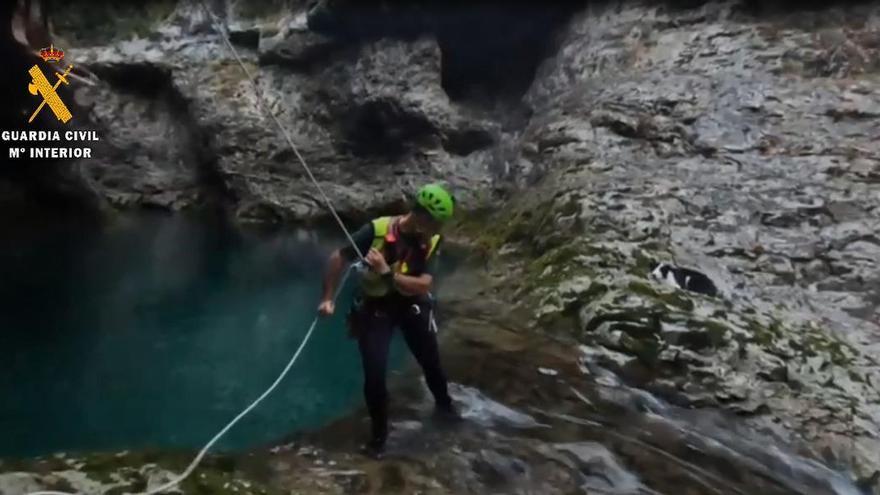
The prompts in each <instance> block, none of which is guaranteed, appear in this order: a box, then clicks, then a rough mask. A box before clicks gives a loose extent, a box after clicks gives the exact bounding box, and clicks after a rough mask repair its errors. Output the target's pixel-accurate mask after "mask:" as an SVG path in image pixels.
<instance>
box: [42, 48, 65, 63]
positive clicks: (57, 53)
mask: <svg viewBox="0 0 880 495" xmlns="http://www.w3.org/2000/svg"><path fill="white" fill-rule="evenodd" d="M40 58H42V59H43V60H45V61H46V62H49V61H53V62H59V61H61V59H62V58H64V50H61V49H60V48H55V45H49V48H43V49H42V50H40Z"/></svg>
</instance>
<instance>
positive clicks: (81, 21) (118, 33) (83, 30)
mask: <svg viewBox="0 0 880 495" xmlns="http://www.w3.org/2000/svg"><path fill="white" fill-rule="evenodd" d="M176 3H177V2H176V1H175V0H157V1H154V2H146V3H144V4H140V3H131V4H130V3H124V2H115V1H111V0H94V1H92V2H85V3H82V4H78V5H77V6H76V9H67V10H68V11H69V12H65V15H56V16H54V17H53V23H54V25H55V29H56V31H57V32H58V33H59V34H61V36H63V37H64V38H66V39H68V40H71V41H73V42H75V43H77V44H80V45H90V44H101V43H107V42H113V41H119V40H124V39H131V38H136V37H144V36H146V35H148V34H149V33H150V32H152V31H153V30H154V29H155V27H156V25H157V24H158V23H159V22H161V21H163V20H165V19H166V18H167V17H168V16H170V15H171V13H173V12H174V8H175V5H176Z"/></svg>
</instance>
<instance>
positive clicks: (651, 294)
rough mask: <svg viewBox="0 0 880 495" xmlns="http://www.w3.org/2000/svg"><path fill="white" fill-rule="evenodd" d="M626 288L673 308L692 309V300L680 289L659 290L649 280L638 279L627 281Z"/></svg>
mask: <svg viewBox="0 0 880 495" xmlns="http://www.w3.org/2000/svg"><path fill="white" fill-rule="evenodd" d="M628 288H629V290H630V291H632V292H634V293H636V294H639V295H640V296H645V297H647V298H649V299H652V300H654V301H658V302H661V303H663V304H666V305H669V306H672V307H674V308H677V309H681V310H684V311H693V310H694V302H693V301H692V300H691V299H690V298H689V297H687V296H686V295H684V294H683V293H682V292H681V291H669V292H661V291H659V290H657V289H656V288H655V287H654V286H652V285H651V284H650V283H649V282H643V281H640V280H633V281H632V282H630V283H629V285H628Z"/></svg>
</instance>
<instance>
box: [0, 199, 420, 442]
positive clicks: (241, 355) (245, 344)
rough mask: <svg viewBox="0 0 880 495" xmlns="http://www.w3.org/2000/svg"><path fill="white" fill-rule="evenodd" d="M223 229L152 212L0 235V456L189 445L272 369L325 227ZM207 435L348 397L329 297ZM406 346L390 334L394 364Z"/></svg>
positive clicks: (250, 438) (321, 412) (300, 315)
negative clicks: (254, 405) (318, 315)
mask: <svg viewBox="0 0 880 495" xmlns="http://www.w3.org/2000/svg"><path fill="white" fill-rule="evenodd" d="M306 237H308V236H304V235H303V234H302V233H300V234H296V233H293V232H286V233H273V234H257V233H244V234H242V233H234V232H231V231H229V230H228V229H223V228H220V227H217V226H212V225H210V224H209V223H206V222H204V221H198V220H193V219H185V218H180V217H166V216H143V217H132V218H128V219H125V220H124V221H122V222H121V223H120V224H119V225H114V226H113V227H110V228H103V229H90V228H85V227H83V226H78V225H73V224H66V225H60V226H48V225H37V226H32V227H30V228H28V229H19V230H15V231H13V233H11V234H10V233H9V232H8V231H7V233H6V234H4V237H3V239H2V241H0V344H2V345H0V363H2V372H0V397H2V402H0V456H30V455H39V454H45V453H49V452H53V451H59V450H68V451H83V450H89V451H91V450H104V449H138V448H151V447H162V448H168V447H200V446H201V445H202V444H204V442H206V441H207V440H208V439H210V438H211V436H212V435H213V434H214V433H215V432H216V431H217V430H219V429H220V428H221V427H222V426H223V425H225V424H226V422H227V421H229V420H230V419H232V417H234V416H235V414H237V413H238V412H239V411H240V410H241V409H242V408H244V407H245V406H246V405H247V404H248V403H250V401H252V400H253V399H254V398H256V397H257V396H258V395H259V394H260V393H261V392H262V391H263V390H264V389H265V388H266V387H267V386H268V385H269V384H270V383H271V382H272V381H273V380H274V378H275V377H276V376H277V374H278V373H279V372H280V370H281V369H282V368H283V366H284V365H285V364H286V362H287V360H288V359H289V358H290V356H291V355H292V353H293V352H294V350H295V349H296V346H297V345H298V344H299V343H300V341H301V339H302V338H303V336H304V335H305V332H306V330H307V327H308V324H309V323H310V322H311V320H312V318H313V316H314V309H315V307H316V304H317V300H318V296H319V290H320V280H321V275H322V270H323V267H324V263H325V258H326V256H327V254H328V253H329V251H330V250H331V249H333V247H335V246H337V245H338V244H339V242H342V241H341V240H340V239H338V238H326V237H324V236H318V237H317V239H318V240H315V238H314V237H312V238H311V239H306ZM351 288H352V284H349V285H348V287H347V290H345V291H344V292H343V293H342V294H341V295H340V299H339V301H338V304H337V307H338V308H339V309H338V310H337V314H336V315H335V316H334V317H333V318H330V319H327V320H323V321H322V322H321V323H320V324H319V327H318V329H317V330H316V332H315V334H314V335H313V338H312V340H311V342H310V344H309V347H308V348H307V349H306V351H305V352H304V353H303V355H302V356H301V357H300V360H299V361H298V362H297V364H296V366H295V367H294V368H293V370H292V372H291V375H290V376H289V377H288V378H287V380H286V381H284V382H283V383H282V384H281V386H280V387H279V389H278V390H277V391H276V393H275V394H274V395H273V396H270V397H269V398H268V399H267V400H266V401H265V402H264V403H263V404H262V405H261V406H260V407H259V408H258V409H256V410H255V411H254V412H253V413H252V414H251V415H250V416H248V417H247V418H245V419H244V420H243V421H242V422H241V423H239V425H238V426H237V427H236V428H235V429H233V431H231V432H230V433H229V435H228V437H227V438H226V439H225V440H223V441H222V442H221V443H220V444H219V445H218V446H219V448H220V449H241V448H247V447H253V446H258V445H261V444H265V443H267V442H270V441H273V440H277V439H279V438H281V437H283V436H285V435H287V434H290V433H292V432H295V431H297V430H299V429H303V428H311V427H316V426H319V425H321V424H323V423H325V422H328V421H331V420H333V419H335V418H337V417H339V416H340V415H343V414H345V413H347V412H349V411H351V410H352V409H353V408H355V407H359V406H360V405H361V396H360V389H361V375H360V362H359V357H358V354H357V349H356V345H355V344H354V342H353V341H351V340H348V339H347V338H346V337H345V330H344V325H343V313H344V311H342V310H343V309H347V307H348V303H349V301H350V299H351ZM404 353H405V351H404V348H403V346H402V345H401V342H400V341H399V339H398V340H397V341H396V342H395V344H394V350H393V356H392V359H393V363H394V366H399V365H401V364H402V362H403V356H404Z"/></svg>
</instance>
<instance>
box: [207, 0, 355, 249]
mask: <svg viewBox="0 0 880 495" xmlns="http://www.w3.org/2000/svg"><path fill="white" fill-rule="evenodd" d="M199 4H200V5H201V6H202V9H203V10H204V11H205V14H206V15H207V16H208V18H209V19H210V20H211V23H212V24H213V25H214V29H215V30H217V32H218V33H219V34H220V38H222V39H223V42H224V43H225V44H226V48H228V49H229V52H230V53H231V54H232V56H233V57H234V58H235V61H236V62H238V65H239V66H240V67H241V70H242V71H244V73H245V75H246V76H247V80H248V82H250V83H251V86H252V87H253V88H254V94H255V95H256V97H257V103H258V104H259V105H260V109H261V110H263V111H264V112H265V113H268V114H269V116H270V117H272V120H273V121H274V122H275V125H276V126H278V130H279V131H281V135H282V136H283V137H284V139H285V140H286V141H287V144H288V145H289V146H290V149H291V150H293V154H294V155H296V158H297V159H298V160H299V162H300V164H302V166H303V169H305V171H306V174H307V175H308V176H309V179H311V181H312V183H313V184H314V185H315V187H316V188H317V189H318V192H319V193H320V194H321V198H322V199H323V200H324V205H325V206H326V207H327V209H328V210H330V213H331V214H332V215H333V218H335V219H336V223H338V224H339V227H340V228H341V229H342V231H343V232H344V233H345V236H346V237H347V238H348V242H350V243H351V246H352V247H353V248H354V251H355V253H357V255H358V258H360V259H361V261H363V262H365V263H366V258H364V254H363V253H362V252H361V250H360V248H358V246H357V243H356V242H354V238H353V237H352V236H351V233H350V232H349V231H348V229H347V228H346V227H345V223H344V222H343V221H342V218H340V217H339V214H338V213H337V212H336V209H335V208H333V203H332V202H331V201H330V198H329V197H327V194H326V193H325V192H324V188H323V187H321V184H319V183H318V180H317V179H316V178H315V175H314V174H312V170H311V168H309V165H308V164H307V163H306V160H305V158H303V156H302V154H301V153H300V152H299V148H297V147H296V145H295V144H294V143H293V139H291V137H290V133H289V132H287V129H286V128H285V127H284V125H282V124H281V121H280V120H278V116H277V115H275V112H273V111H272V110H271V109H270V108H269V105H268V104H266V101H265V100H264V98H263V95H262V93H261V92H260V88H259V87H258V86H257V82H256V78H255V77H254V76H253V75H251V71H249V70H248V68H247V66H246V65H245V64H244V62H243V61H242V60H241V57H239V55H238V52H237V51H235V47H234V46H232V43H231V42H230V41H229V36H228V35H227V34H226V31H225V30H224V29H223V27H222V25H221V24H220V23H219V22H218V21H217V17H215V16H214V13H213V12H211V9H209V8H208V6H207V4H205V1H204V0H199Z"/></svg>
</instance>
